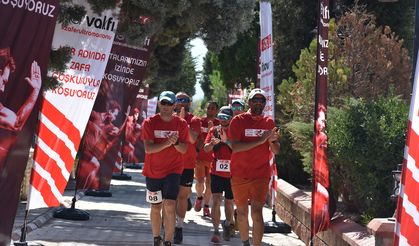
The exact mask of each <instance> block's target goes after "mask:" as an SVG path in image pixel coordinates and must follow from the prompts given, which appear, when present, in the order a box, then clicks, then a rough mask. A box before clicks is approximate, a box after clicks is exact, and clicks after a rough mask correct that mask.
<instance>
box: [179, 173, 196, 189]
mask: <svg viewBox="0 0 419 246" xmlns="http://www.w3.org/2000/svg"><path fill="white" fill-rule="evenodd" d="M193 176H194V169H183V173H182V176H180V185H181V186H185V187H192V184H193Z"/></svg>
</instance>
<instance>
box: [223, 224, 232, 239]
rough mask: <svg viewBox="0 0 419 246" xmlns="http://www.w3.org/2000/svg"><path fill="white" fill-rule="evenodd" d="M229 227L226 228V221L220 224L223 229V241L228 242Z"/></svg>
mask: <svg viewBox="0 0 419 246" xmlns="http://www.w3.org/2000/svg"><path fill="white" fill-rule="evenodd" d="M230 226H231V224H230V225H228V226H226V221H225V220H224V221H223V222H222V223H221V227H222V228H223V240H224V241H230V236H231V234H230Z"/></svg>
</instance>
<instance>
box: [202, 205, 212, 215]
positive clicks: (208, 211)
mask: <svg viewBox="0 0 419 246" xmlns="http://www.w3.org/2000/svg"><path fill="white" fill-rule="evenodd" d="M204 217H211V213H210V209H209V207H206V206H205V207H204Z"/></svg>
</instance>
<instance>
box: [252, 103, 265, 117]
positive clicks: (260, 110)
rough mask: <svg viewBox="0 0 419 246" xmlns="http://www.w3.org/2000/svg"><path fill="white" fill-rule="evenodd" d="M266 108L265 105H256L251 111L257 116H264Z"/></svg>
mask: <svg viewBox="0 0 419 246" xmlns="http://www.w3.org/2000/svg"><path fill="white" fill-rule="evenodd" d="M264 108H265V105H254V106H253V107H252V108H251V109H250V111H251V112H252V113H253V114H256V115H262V113H263V109H264Z"/></svg>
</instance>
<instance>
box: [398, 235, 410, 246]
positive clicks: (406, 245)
mask: <svg viewBox="0 0 419 246" xmlns="http://www.w3.org/2000/svg"><path fill="white" fill-rule="evenodd" d="M399 246H411V245H410V244H409V242H408V241H407V238H405V237H403V235H400V237H399Z"/></svg>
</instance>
